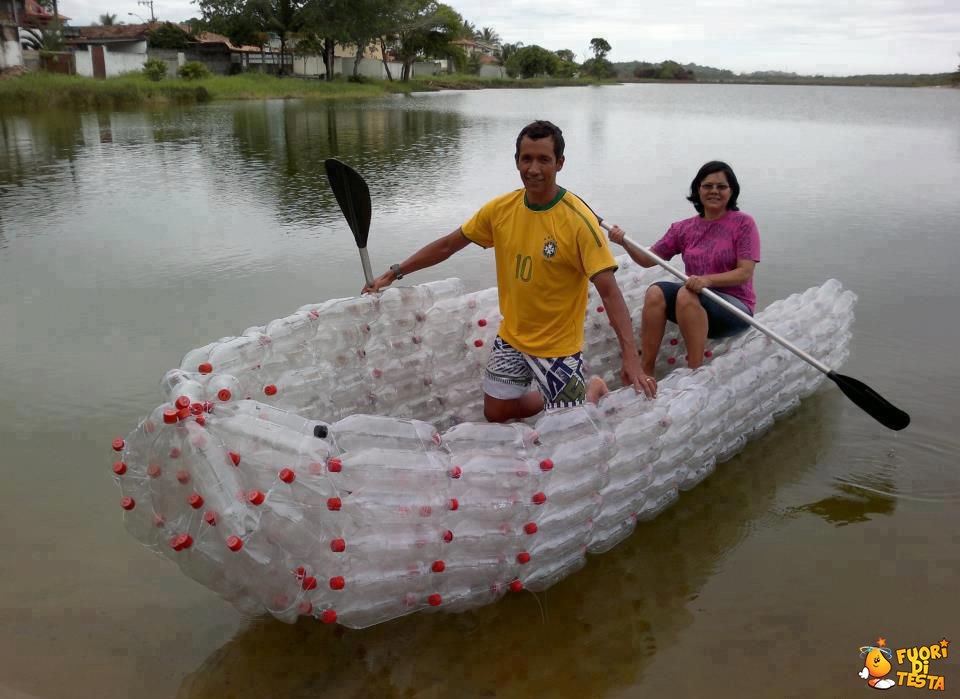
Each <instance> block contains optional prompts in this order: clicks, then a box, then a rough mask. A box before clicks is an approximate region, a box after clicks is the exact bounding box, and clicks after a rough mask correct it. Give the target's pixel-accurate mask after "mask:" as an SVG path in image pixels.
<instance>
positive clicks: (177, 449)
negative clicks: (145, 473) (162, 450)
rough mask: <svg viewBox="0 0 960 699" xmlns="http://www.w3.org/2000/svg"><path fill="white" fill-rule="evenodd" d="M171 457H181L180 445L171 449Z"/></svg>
mask: <svg viewBox="0 0 960 699" xmlns="http://www.w3.org/2000/svg"><path fill="white" fill-rule="evenodd" d="M170 458H171V459H179V458H180V447H173V449H171V450H170Z"/></svg>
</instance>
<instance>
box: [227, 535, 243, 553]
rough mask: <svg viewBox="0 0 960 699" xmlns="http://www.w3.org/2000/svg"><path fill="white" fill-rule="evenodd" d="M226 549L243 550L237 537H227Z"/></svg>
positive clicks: (241, 542) (241, 540)
mask: <svg viewBox="0 0 960 699" xmlns="http://www.w3.org/2000/svg"><path fill="white" fill-rule="evenodd" d="M227 548H228V549H230V550H231V551H239V550H240V549H242V548H243V539H241V538H240V537H239V536H228V537H227Z"/></svg>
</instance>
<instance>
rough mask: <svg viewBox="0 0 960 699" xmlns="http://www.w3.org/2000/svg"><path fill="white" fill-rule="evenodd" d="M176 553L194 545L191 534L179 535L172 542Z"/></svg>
mask: <svg viewBox="0 0 960 699" xmlns="http://www.w3.org/2000/svg"><path fill="white" fill-rule="evenodd" d="M170 545H171V546H172V547H173V550H174V551H183V550H184V549H188V548H190V547H191V546H192V545H193V537H192V536H190V535H189V534H177V535H176V536H175V537H173V540H172V541H171V542H170Z"/></svg>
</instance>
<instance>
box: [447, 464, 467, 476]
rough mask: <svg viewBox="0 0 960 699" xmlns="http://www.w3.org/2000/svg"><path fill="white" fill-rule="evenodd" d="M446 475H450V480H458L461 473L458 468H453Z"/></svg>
mask: <svg viewBox="0 0 960 699" xmlns="http://www.w3.org/2000/svg"><path fill="white" fill-rule="evenodd" d="M448 473H449V474H450V477H451V478H459V477H460V476H461V475H462V474H463V471H462V470H461V469H460V467H459V466H454V467H453V468H452V469H450V471H449V472H448Z"/></svg>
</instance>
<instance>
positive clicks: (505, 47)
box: [495, 41, 523, 64]
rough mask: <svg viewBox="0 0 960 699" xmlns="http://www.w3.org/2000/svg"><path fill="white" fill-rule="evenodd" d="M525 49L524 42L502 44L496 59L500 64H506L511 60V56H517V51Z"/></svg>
mask: <svg viewBox="0 0 960 699" xmlns="http://www.w3.org/2000/svg"><path fill="white" fill-rule="evenodd" d="M522 48H523V42H522V41H518V42H517V43H515V44H501V45H500V49H499V50H498V51H497V52H496V54H495V55H496V57H497V58H499V59H500V62H501V63H503V64H506V62H507V61H509V60H510V56H512V55H513V54H515V53H516V52H517V51H519V50H520V49H522Z"/></svg>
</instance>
